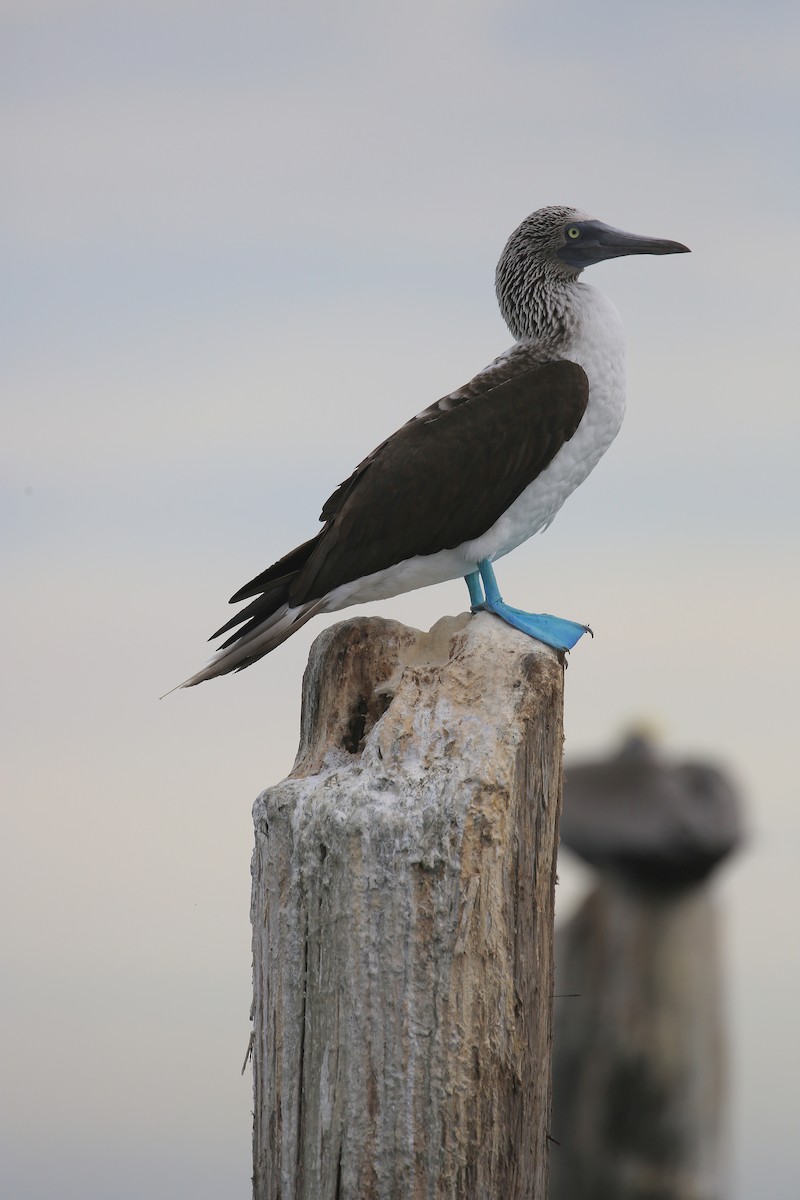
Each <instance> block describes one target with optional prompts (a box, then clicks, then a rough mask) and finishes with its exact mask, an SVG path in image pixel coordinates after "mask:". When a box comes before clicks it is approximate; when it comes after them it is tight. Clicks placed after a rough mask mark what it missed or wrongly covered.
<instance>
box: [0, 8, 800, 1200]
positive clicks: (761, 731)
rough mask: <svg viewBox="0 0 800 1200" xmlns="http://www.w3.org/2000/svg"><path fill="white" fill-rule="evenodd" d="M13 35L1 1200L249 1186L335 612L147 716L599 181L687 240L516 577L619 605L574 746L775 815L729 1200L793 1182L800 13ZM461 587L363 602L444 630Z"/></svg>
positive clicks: (741, 949) (573, 730)
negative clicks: (301, 741)
mask: <svg viewBox="0 0 800 1200" xmlns="http://www.w3.org/2000/svg"><path fill="white" fill-rule="evenodd" d="M0 24H1V27H0V53H1V54H2V60H3V61H2V63H0V94H1V95H2V101H3V111H2V162H3V185H2V200H0V204H2V210H3V218H2V222H0V233H1V234H2V243H3V246H2V251H3V260H4V266H3V275H4V286H3V299H2V304H3V326H2V327H3V342H4V344H3V348H2V373H3V383H2V404H3V419H2V435H1V436H0V464H1V465H0V473H1V474H0V477H1V478H2V559H3V564H4V567H5V568H6V570H5V582H4V586H3V589H2V607H3V614H2V616H3V628H4V639H3V640H4V647H3V662H2V681H3V687H2V693H3V700H2V713H0V729H1V730H2V736H3V741H4V747H3V754H2V761H3V774H4V783H3V788H2V797H3V806H4V816H3V827H2V828H3V832H2V837H1V838H0V856H1V858H2V862H0V881H1V883H2V894H0V904H2V911H3V916H4V922H3V924H4V934H3V936H4V946H3V948H2V953H1V954H0V963H1V964H2V973H3V981H2V991H1V992H0V1004H1V1005H2V1013H1V1014H0V1023H1V1024H2V1031H3V1034H2V1035H3V1038H4V1047H3V1058H2V1068H1V1073H2V1080H3V1083H2V1093H3V1104H4V1106H7V1109H8V1111H7V1113H5V1114H4V1117H3V1121H2V1125H3V1139H4V1141H5V1143H6V1144H5V1145H3V1146H2V1147H0V1161H1V1162H2V1167H0V1172H1V1173H2V1176H3V1177H4V1178H2V1180H0V1190H2V1194H3V1196H4V1197H9V1200H50V1198H52V1197H55V1196H58V1197H60V1198H62V1200H71V1198H73V1197H75V1198H80V1200H140V1198H144V1197H147V1198H148V1200H175V1198H176V1197H177V1198H180V1197H189V1196H191V1197H192V1200H220V1198H224V1200H229V1198H230V1200H233V1198H236V1197H246V1196H248V1195H249V1176H250V1121H251V1118H250V1108H251V1083H250V1077H249V1072H248V1073H247V1074H246V1075H245V1077H244V1078H242V1077H241V1076H240V1074H239V1071H240V1067H241V1063H242V1059H243V1057H244V1053H245V1049H246V1047H247V1041H248V1034H249V1022H248V1009H249V1000H250V949H249V937H250V930H249V923H248V904H249V884H250V881H249V873H248V872H249V856H250V849H251V840H252V830H251V823H250V805H251V802H252V800H253V799H254V797H255V796H256V794H257V793H258V791H259V790H260V789H261V788H262V787H264V786H265V785H267V784H268V783H271V782H275V781H277V780H278V779H280V778H281V777H282V776H283V775H285V774H286V772H287V771H288V770H289V768H290V766H291V763H292V759H293V756H294V750H295V746H296V739H297V731H298V718H299V712H298V703H299V689H300V679H301V674H302V668H303V665H304V663H305V659H306V656H307V652H308V647H309V644H310V641H311V639H312V638H313V637H314V636H315V635H316V634H317V633H318V632H319V631H320V629H321V628H322V622H321V621H317V622H315V623H313V624H312V625H311V626H310V627H307V628H306V629H304V630H303V631H302V632H301V633H300V634H299V635H298V636H297V637H296V638H294V639H292V641H291V642H289V643H288V644H287V645H285V646H283V647H282V648H280V649H279V650H278V651H277V652H276V653H275V654H274V656H273V657H271V658H270V659H268V660H266V661H265V662H262V663H261V664H259V665H258V666H257V667H255V668H254V669H253V670H251V671H248V672H246V673H245V674H244V675H241V676H236V677H233V678H228V679H224V680H222V681H217V682H214V683H211V684H206V685H204V686H203V687H201V688H199V689H196V690H194V691H192V692H184V693H178V694H176V695H173V696H170V697H169V698H168V699H167V700H164V701H162V702H161V703H159V702H158V700H157V697H158V696H159V694H160V693H161V692H163V691H165V690H166V689H167V688H168V687H170V686H172V685H173V684H175V683H177V682H178V681H180V680H181V679H182V678H185V677H186V676H187V675H188V674H190V673H191V672H192V671H194V670H195V669H196V668H197V667H198V666H199V665H200V664H201V663H202V662H203V661H204V659H205V657H206V654H207V650H206V647H205V644H204V639H205V637H206V636H207V634H208V633H210V632H211V630H212V629H214V628H215V627H216V626H217V625H218V624H220V623H221V621H222V620H223V619H224V618H225V616H226V604H225V602H226V600H227V597H228V596H229V595H230V594H231V592H232V591H233V590H234V589H235V588H237V587H238V586H239V585H240V584H242V583H243V582H244V581H245V580H246V579H249V578H250V577H251V576H252V575H253V574H254V573H255V572H256V571H258V570H260V569H261V568H262V567H264V566H265V565H266V564H267V563H269V562H271V561H272V560H273V559H275V558H277V557H278V556H279V555H280V554H282V553H283V552H284V551H286V550H287V549H289V548H290V547H292V546H293V545H295V543H296V542H297V541H300V540H302V539H305V538H306V537H308V536H310V535H311V534H312V533H313V532H314V531H315V529H316V519H317V515H318V512H319V509H320V506H321V503H322V501H323V500H324V499H325V498H326V497H327V496H328V494H329V493H330V492H331V491H332V490H333V488H334V487H335V485H336V484H338V483H339V481H340V480H341V479H343V478H344V477H345V476H346V475H347V474H349V472H350V470H351V469H352V467H353V466H354V465H355V463H356V462H357V461H358V460H359V459H360V458H361V457H362V455H363V454H364V453H365V452H367V451H368V450H370V449H371V448H372V446H373V445H374V444H375V443H376V442H377V441H378V440H379V439H381V438H382V437H384V436H385V435H386V434H388V433H389V432H390V431H391V430H393V429H394V428H396V427H397V426H398V425H399V424H400V423H401V422H402V421H404V420H405V419H406V418H407V417H409V416H410V415H412V414H413V413H414V412H416V411H418V410H419V409H420V408H422V407H424V406H425V405H427V404H428V403H430V402H431V401H432V400H434V399H435V398H436V397H438V396H439V395H441V394H443V393H445V392H447V391H449V390H451V389H452V388H454V387H456V386H458V385H460V384H461V383H463V382H464V381H465V380H467V379H468V378H469V377H470V376H471V375H472V374H473V373H474V372H475V371H476V370H478V369H480V368H481V367H482V366H484V365H485V364H486V363H487V362H488V361H489V360H490V359H492V358H493V357H494V356H495V355H496V354H497V353H498V352H499V351H500V350H502V349H504V348H505V347H506V346H507V345H508V343H509V341H510V338H509V335H508V333H507V332H506V330H505V328H504V326H503V325H502V322H501V320H500V317H499V315H498V313H497V309H496V304H495V300H494V294H493V272H494V265H495V262H496V259H497V257H498V255H499V252H500V250H501V248H502V246H503V243H504V241H505V239H506V237H507V235H508V234H509V233H510V231H511V229H512V228H513V227H514V226H515V225H516V224H517V222H518V221H519V220H520V219H521V218H522V217H523V216H525V215H526V214H527V213H528V212H529V211H531V210H532V209H534V208H537V207H539V206H541V205H543V204H549V203H567V204H575V205H577V206H579V207H582V208H586V209H588V210H590V211H591V212H592V213H593V214H595V215H596V216H597V217H599V218H600V219H602V220H605V221H607V222H609V223H610V224H613V225H618V226H621V227H623V228H627V229H630V230H633V231H635V232H640V233H648V234H653V235H658V236H662V237H668V238H675V239H678V240H680V241H684V242H686V243H687V244H688V245H690V246H691V247H692V249H693V251H694V253H693V254H692V255H691V256H684V257H676V258H670V259H637V260H634V259H631V260H627V261H626V260H621V261H617V262H612V263H609V264H605V265H603V266H601V267H597V268H594V269H593V270H592V271H591V275H590V276H589V277H590V278H591V281H592V282H593V283H595V284H597V285H599V286H601V287H602V288H604V289H605V290H606V291H607V292H608V293H609V294H610V295H611V296H612V297H613V299H614V300H615V302H616V303H617V304H618V306H619V308H620V310H621V312H622V314H623V318H624V320H625V323H626V327H627V332H628V338H629V347H630V355H629V362H630V385H629V412H628V417H627V420H626V423H625V426H624V428H623V431H622V434H621V435H620V437H619V439H618V441H617V442H616V444H615V445H614V447H613V448H612V450H611V451H610V452H609V454H608V456H607V457H606V458H605V459H604V460H603V462H602V463H601V465H600V467H599V468H598V469H597V471H596V473H595V474H594V475H593V476H592V477H591V479H590V480H589V481H588V482H587V484H586V485H585V486H584V487H583V488H582V489H581V490H580V491H579V492H578V494H577V495H575V496H574V497H573V498H572V499H571V500H570V501H569V502H568V504H567V506H566V508H565V509H564V510H563V512H562V513H561V514H560V516H559V517H558V518H557V520H556V523H555V525H554V526H553V528H552V529H551V530H550V531H549V532H548V533H547V535H546V536H545V537H544V538H540V539H536V540H535V541H533V542H530V543H528V544H527V545H526V546H525V547H523V548H521V549H520V550H518V551H517V552H516V553H515V554H514V555H513V556H512V557H511V558H510V559H507V560H506V561H505V562H504V563H503V564H502V566H501V572H502V573H501V581H502V584H503V589H504V591H505V593H506V595H507V596H508V597H509V598H510V599H511V601H512V603H516V604H520V605H523V606H525V605H530V606H533V607H536V608H541V609H544V610H547V611H552V612H558V613H561V614H563V615H565V616H572V617H576V618H580V619H587V620H590V621H591V623H592V625H593V627H594V629H595V632H596V638H595V640H594V641H593V642H586V643H581V645H580V646H578V647H577V649H576V650H575V652H574V653H573V654H572V656H571V660H570V669H569V672H568V676H567V714H566V723H567V753H568V755H572V756H581V755H584V754H589V753H594V752H602V751H605V750H606V749H607V748H608V747H609V746H610V745H611V743H612V742H614V741H615V740H616V738H617V736H618V734H619V731H620V729H621V727H622V726H623V725H624V724H625V723H626V722H627V721H628V720H629V719H630V718H632V717H637V716H640V715H646V716H647V717H649V718H651V719H653V720H655V721H657V722H658V723H659V725H660V727H661V729H662V732H663V736H664V742H665V745H666V747H667V748H669V749H671V750H674V751H676V752H679V753H684V752H699V753H701V754H702V755H703V756H705V757H710V758H712V759H713V760H715V761H717V762H719V763H722V764H727V765H728V766H729V767H730V768H731V769H732V771H733V772H734V773H735V776H736V777H737V779H738V780H739V782H740V783H741V786H742V787H743V789H744V790H745V792H746V794H747V796H748V798H749V800H750V814H749V823H750V826H751V829H752V838H751V843H750V847H749V849H748V851H747V853H746V854H744V855H742V856H741V857H740V858H739V859H738V860H737V861H736V863H735V865H734V866H733V867H731V868H730V869H729V870H727V871H726V872H725V874H724V878H723V879H722V880H721V884H720V889H719V890H720V899H721V901H722V902H723V903H724V905H725V908H726V911H727V913H728V914H729V921H728V924H727V926H726V932H727V967H728V975H729V979H730V984H731V995H730V1000H731V1004H730V1022H731V1032H732V1044H733V1095H732V1111H731V1130H732V1133H731V1150H732V1165H733V1170H732V1186H731V1191H730V1196H731V1197H732V1198H733V1200H749V1198H750V1197H752V1196H754V1195H756V1194H758V1195H764V1196H769V1197H770V1200H794V1198H795V1197H796V1196H797V1148H796V1147H797V1129H798V1116H799V1115H800V1114H799V1112H798V1108H799V1107H800V1106H798V1102H797V1098H796V1096H797V1092H796V1077H797V1073H798V1069H799V1068H800V1051H799V1050H798V1045H799V1044H800V1042H799V1041H798V1036H797V1012H798V1004H799V1003H800V968H799V967H798V960H797V933H796V929H797V916H796V912H797V905H798V899H800V854H799V853H798V834H799V833H800V817H799V816H798V809H797V803H796V799H797V797H796V775H797V770H796V760H797V736H798V735H797V706H796V696H797V690H798V685H797V679H798V668H799V667H800V663H799V662H798V657H799V656H798V646H799V645H800V638H799V637H798V602H799V601H800V572H799V571H798V565H797V538H796V528H797V526H796V522H797V515H798V489H797V483H796V480H797V457H798V452H797V445H798V435H799V434H800V416H799V415H798V403H797V401H798V388H797V381H796V360H797V340H798V333H797V305H796V299H795V298H796V290H797V284H796V282H795V279H794V277H793V273H792V269H793V268H794V266H795V264H796V263H797V261H798V251H800V223H799V222H798V209H799V206H798V198H799V197H798V190H799V189H798V181H799V175H800V171H799V170H798V156H797V153H796V150H797V128H798V121H799V120H800V113H799V112H798V107H799V106H798V83H797V63H798V56H799V55H800V45H799V44H798V43H800V36H798V35H799V33H800V20H799V19H798V16H797V6H796V4H795V3H794V2H792V3H789V2H787V3H773V4H758V5H756V4H753V3H748V4H737V3H735V2H734V3H730V2H727V3H724V4H723V3H716V2H709V3H704V4H701V5H698V4H696V3H688V0H677V2H676V0H673V3H671V4H670V5H660V6H655V5H643V4H641V3H612V4H605V5H597V4H591V3H589V2H588V0H585V2H583V3H569V2H566V3H560V4H558V5H556V4H548V5H537V4H530V3H527V4H526V3H512V2H508V3H505V2H501V0H496V2H494V3H489V2H483V3H481V2H477V0H459V2H458V3H456V2H455V0H451V2H447V3H444V2H437V0H406V2H405V3H404V4H403V5H402V6H401V5H397V6H393V7H392V9H391V10H390V9H389V8H388V6H383V5H378V4H375V3H363V4H362V3H352V2H347V3H344V4H341V5H338V6H337V5H332V4H324V3H295V4H293V5H291V6H290V5H288V4H281V5H279V4H277V3H271V4H269V3H261V4H251V3H242V2H240V0H205V2H204V0H198V2H196V3H195V2H192V0H118V2H114V0H105V2H101V0H96V2H93V0H69V2H67V0H63V2H59V0H3V3H2V20H1V22H0ZM466 599H467V598H466V589H465V588H464V586H463V584H461V583H453V584H449V585H446V586H442V587H440V588H438V589H435V590H429V591H426V592H421V593H417V594H416V595H413V596H410V597H401V598H399V599H397V600H392V601H388V602H386V603H384V604H382V605H376V606H373V610H372V611H376V612H381V613H384V614H388V615H392V616H395V617H397V618H399V619H401V620H404V621H406V622H408V623H411V624H416V625H420V626H423V627H425V628H427V627H429V626H430V625H431V624H432V623H433V622H434V621H435V620H436V619H437V618H438V617H439V616H441V615H442V614H444V613H447V612H458V611H461V610H463V609H464V608H465V607H466ZM569 886H570V885H569V880H568V879H567V881H566V882H565V884H563V885H562V888H566V889H568V888H569ZM572 887H573V890H574V883H573V885H572Z"/></svg>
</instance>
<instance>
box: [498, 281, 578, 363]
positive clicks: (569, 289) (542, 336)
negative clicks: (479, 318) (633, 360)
mask: <svg viewBox="0 0 800 1200" xmlns="http://www.w3.org/2000/svg"><path fill="white" fill-rule="evenodd" d="M513 282H514V286H513V287H508V288H503V289H501V288H500V287H499V286H498V295H497V299H498V301H499V304H500V311H501V312H502V314H503V319H504V320H505V322H506V324H507V325H508V328H509V329H510V330H511V332H512V333H513V335H514V337H515V338H516V339H517V340H518V341H532V342H535V343H536V344H537V345H540V346H541V347H542V349H552V348H554V347H555V346H556V345H557V344H561V343H563V342H564V341H565V340H569V339H570V336H571V334H572V333H573V331H574V329H575V328H576V326H577V325H579V324H580V320H581V312H582V309H583V308H584V301H585V295H586V291H587V288H586V285H585V284H582V283H580V282H579V281H578V280H577V279H558V278H553V277H550V276H548V275H546V274H541V275H536V274H534V273H533V272H527V273H526V274H525V276H524V277H523V278H520V279H516V280H514V281H513Z"/></svg>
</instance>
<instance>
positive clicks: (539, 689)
mask: <svg viewBox="0 0 800 1200" xmlns="http://www.w3.org/2000/svg"><path fill="white" fill-rule="evenodd" d="M562 700H563V666H562V663H561V661H560V660H559V656H558V655H557V654H556V653H555V652H554V651H552V650H549V649H548V648H547V647H544V646H542V645H540V644H539V643H537V642H534V641H532V640H530V639H529V638H526V637H525V636H523V635H522V634H520V633H518V632H516V631H515V630H513V629H511V628H509V627H508V626H506V625H504V624H503V623H502V622H501V621H498V620H497V619H496V618H494V617H491V616H488V615H486V614H479V615H478V616H475V617H469V616H466V615H464V616H462V617H459V618H445V619H443V620H442V621H440V622H439V623H438V624H437V625H436V626H434V628H433V629H432V630H431V631H430V632H429V633H421V632H419V631H417V630H413V629H408V628H406V627H405V626H402V625H399V624H397V623H396V622H393V621H383V620H379V619H365V618H361V619H356V620H351V621H347V622H344V623H343V624H340V625H337V626H335V627H333V628H331V629H329V630H327V631H326V632H324V633H323V634H322V635H321V636H320V637H318V638H317V640H316V641H315V643H314V645H313V647H312V651H311V656H310V660H309V664H308V668H307V670H306V675H305V680H304V691H303V716H302V727H301V740H300V749H299V752H298V756H297V760H296V763H295V766H294V769H293V771H292V773H291V775H290V776H289V777H288V779H286V780H284V782H283V783H281V784H278V785H277V787H273V788H270V789H268V790H267V791H265V792H264V793H263V794H262V795H261V796H260V797H259V798H258V800H257V801H256V803H255V806H254V820H255V828H256V844H255V851H254V855H253V897H252V914H251V915H252V922H253V959H254V1007H253V1019H254V1040H253V1060H254V1074H255V1112H254V1121H255V1124H254V1179H253V1186H254V1197H255V1198H256V1200H373V1198H374V1200H434V1198H436V1200H483V1198H485V1200H490V1198H491V1200H495V1198H500V1197H502V1200H523V1198H524V1200H545V1198H546V1194H547V1163H548V1140H547V1139H548V1122H549V1109H550V1053H551V1029H552V1024H551V1023H552V991H553V986H552V947H553V891H554V882H555V873H554V867H555V854H556V846H557V838H558V814H559V805H560V796H561V750H562V740H563V733H562Z"/></svg>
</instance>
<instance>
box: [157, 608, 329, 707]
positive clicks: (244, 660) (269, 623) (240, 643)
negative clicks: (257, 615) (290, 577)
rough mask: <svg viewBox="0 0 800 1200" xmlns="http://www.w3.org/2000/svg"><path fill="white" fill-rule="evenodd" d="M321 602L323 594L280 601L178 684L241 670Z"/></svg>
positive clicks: (289, 632) (307, 617)
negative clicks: (292, 604)
mask: <svg viewBox="0 0 800 1200" xmlns="http://www.w3.org/2000/svg"><path fill="white" fill-rule="evenodd" d="M324 604H325V597H324V596H323V597H322V598H320V599H319V600H312V601H311V602H310V603H308V604H303V605H300V606H299V607H298V608H289V607H288V606H287V605H282V607H281V608H279V609H278V610H277V612H275V613H273V614H272V616H271V617H269V618H268V619H267V620H266V621H261V622H259V623H258V624H257V625H256V626H255V627H253V628H250V629H248V630H247V631H245V632H242V633H241V635H239V634H237V635H236V636H235V639H229V642H226V643H225V645H224V646H221V647H220V649H219V650H217V652H216V654H215V655H214V657H213V658H212V659H211V660H210V661H209V662H208V663H207V664H206V666H205V667H203V668H202V669H201V670H200V671H198V672H197V673H196V674H195V675H192V676H190V678H189V679H185V680H184V682H183V683H181V684H179V685H178V686H179V687H182V688H185V687H195V686H196V685H197V684H198V683H204V682H205V680H207V679H216V678H217V677H218V676H219V675H227V674H228V673H229V672H230V671H244V669H245V668H246V667H251V666H252V665H253V663H254V662H258V660H259V659H260V658H263V657H264V655H265V654H269V652H270V651H271V650H274V649H275V648H276V646H280V645H281V643H282V642H285V641H286V639H287V638H289V637H291V636H292V634H293V633H295V632H296V631H297V630H298V629H299V628H300V627H301V626H302V625H305V623H306V621H310V620H311V618H312V617H313V616H316V614H317V613H318V612H320V611H321V610H322V608H323V606H324Z"/></svg>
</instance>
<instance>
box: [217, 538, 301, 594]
mask: <svg viewBox="0 0 800 1200" xmlns="http://www.w3.org/2000/svg"><path fill="white" fill-rule="evenodd" d="M319 539H320V534H317V536H316V537H313V538H311V539H310V540H309V541H307V542H303V544H302V545H301V546H297V547H296V549H294V550H290V551H289V553H288V554H285V555H284V556H283V558H279V559H278V561H277V562H276V563H273V564H272V566H271V567H267V569H266V571H262V572H261V574H260V575H256V577H255V579H251V580H250V582H249V583H246V584H245V585H244V587H240V588H239V590H238V592H234V594H233V595H232V596H231V598H230V601H229V603H230V604H238V603H239V602H240V600H249V599H250V597H251V596H255V595H257V594H258V593H259V592H265V591H266V590H267V585H268V584H272V583H277V582H278V581H280V580H282V579H283V578H288V577H289V576H292V577H294V576H295V575H299V574H300V572H301V571H302V569H303V567H304V566H305V565H306V563H307V562H308V560H309V558H310V557H311V553H312V551H313V550H314V548H315V546H316V544H317V542H318V541H319Z"/></svg>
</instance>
